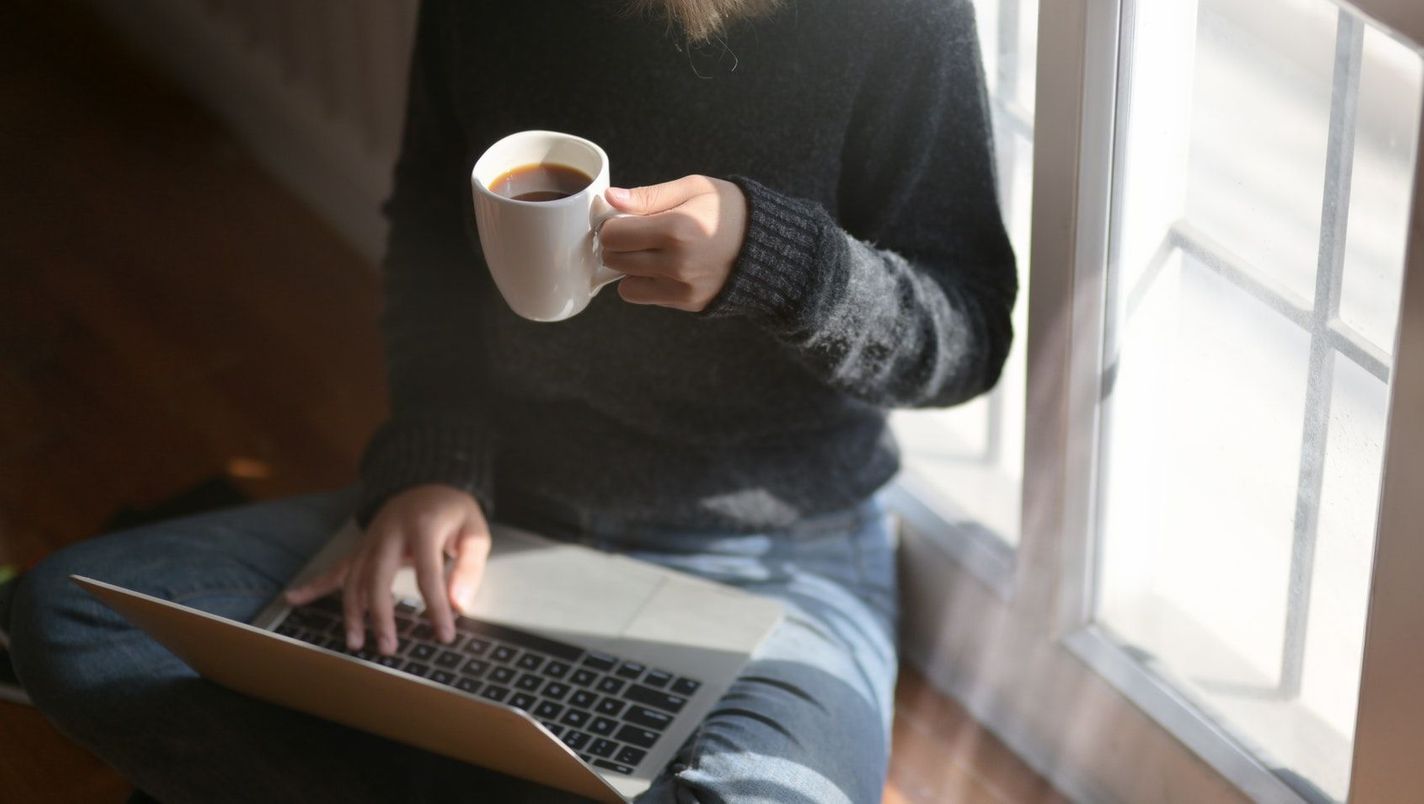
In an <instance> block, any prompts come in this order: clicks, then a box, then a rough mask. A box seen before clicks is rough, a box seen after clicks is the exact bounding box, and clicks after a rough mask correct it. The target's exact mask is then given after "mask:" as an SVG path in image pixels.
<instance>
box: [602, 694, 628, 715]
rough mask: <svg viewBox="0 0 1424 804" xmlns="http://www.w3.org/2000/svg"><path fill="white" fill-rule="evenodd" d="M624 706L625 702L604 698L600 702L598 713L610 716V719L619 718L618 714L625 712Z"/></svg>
mask: <svg viewBox="0 0 1424 804" xmlns="http://www.w3.org/2000/svg"><path fill="white" fill-rule="evenodd" d="M623 706H624V704H623V702H622V701H620V700H618V699H617V698H604V699H603V700H601V701H599V702H598V713H599V714H600V715H608V716H609V717H617V716H618V713H619V712H622V711H623Z"/></svg>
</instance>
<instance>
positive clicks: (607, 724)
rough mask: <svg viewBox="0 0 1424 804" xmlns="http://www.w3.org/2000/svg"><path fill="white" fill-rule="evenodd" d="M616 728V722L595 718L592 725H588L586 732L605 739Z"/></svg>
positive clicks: (604, 718)
mask: <svg viewBox="0 0 1424 804" xmlns="http://www.w3.org/2000/svg"><path fill="white" fill-rule="evenodd" d="M617 728H618V721H616V720H610V719H608V718H606V717H596V718H594V719H593V722H592V723H589V724H588V730H589V731H590V732H593V733H594V734H597V735H598V736H599V737H607V736H608V735H610V734H612V733H613V732H614V730H615V729H617Z"/></svg>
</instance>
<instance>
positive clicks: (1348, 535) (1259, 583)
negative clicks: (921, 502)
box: [1095, 0, 1424, 800]
mask: <svg viewBox="0 0 1424 804" xmlns="http://www.w3.org/2000/svg"><path fill="white" fill-rule="evenodd" d="M1125 35H1126V40H1125V41H1126V43H1127V44H1126V48H1127V56H1126V59H1125V62H1124V64H1125V73H1124V75H1125V77H1126V83H1125V86H1126V90H1125V94H1124V96H1123V97H1122V103H1121V104H1120V106H1119V110H1120V114H1122V115H1124V118H1123V119H1122V120H1121V121H1120V124H1119V130H1120V131H1121V132H1122V136H1123V137H1124V141H1123V142H1122V149H1121V154H1122V157H1121V158H1122V160H1123V161H1122V162H1120V163H1119V164H1118V165H1117V168H1116V169H1117V171H1118V179H1117V181H1118V193H1119V196H1118V197H1117V198H1116V199H1115V203H1114V208H1115V209H1116V210H1118V212H1117V213H1116V215H1115V218H1114V221H1113V227H1112V228H1113V232H1114V242H1113V256H1112V259H1111V262H1110V266H1109V275H1108V288H1109V307H1108V310H1109V314H1108V320H1107V328H1106V333H1107V334H1106V351H1105V355H1104V358H1105V359H1104V364H1105V366H1106V369H1105V376H1104V381H1103V389H1104V391H1103V401H1102V408H1101V414H1102V419H1101V422H1102V429H1101V434H1102V435H1101V439H1102V440H1101V444H1100V450H1099V461H1100V465H1099V467H1098V471H1099V477H1100V479H1101V483H1100V488H1099V493H1100V495H1101V496H1100V500H1099V506H1098V519H1097V529H1098V551H1097V557H1098V568H1097V576H1096V582H1097V585H1096V589H1095V591H1096V619H1097V622H1098V624H1099V625H1100V626H1101V627H1102V628H1103V630H1104V631H1106V632H1107V633H1108V634H1109V635H1111V636H1112V637H1113V638H1115V639H1116V640H1118V641H1119V642H1120V643H1121V644H1122V645H1123V646H1124V647H1126V648H1127V649H1128V653H1129V654H1130V655H1131V656H1133V657H1134V660H1135V661H1138V662H1141V663H1142V664H1143V665H1144V666H1145V667H1146V668H1147V669H1148V670H1149V671H1150V672H1152V673H1155V674H1157V675H1159V676H1160V677H1161V678H1163V679H1164V680H1166V681H1167V682H1168V683H1170V684H1171V685H1173V686H1174V687H1176V688H1177V689H1178V690H1180V691H1181V692H1182V693H1183V694H1184V696H1185V697H1186V698H1187V699H1189V700H1192V701H1194V702H1195V703H1196V705H1198V706H1199V707H1200V709H1201V711H1202V713H1203V715H1204V716H1205V717H1207V718H1209V719H1211V720H1213V721H1215V722H1216V723H1218V724H1220V725H1221V726H1223V727H1224V728H1225V730H1226V731H1227V732H1228V733H1231V734H1234V735H1235V736H1236V737H1237V738H1238V739H1239V742H1240V745H1242V746H1245V747H1247V750H1249V751H1251V752H1253V753H1254V754H1255V755H1256V756H1257V757H1258V758H1259V759H1260V761H1261V762H1262V764H1264V765H1265V766H1266V767H1269V768H1271V769H1272V770H1274V771H1275V772H1276V773H1277V774H1278V775H1280V777H1281V778H1282V779H1283V780H1285V781H1286V782H1287V783H1288V784H1290V785H1291V786H1292V787H1294V788H1295V789H1296V790H1297V791H1300V792H1301V794H1302V795H1303V796H1305V797H1306V798H1308V799H1319V800H1340V799H1343V798H1344V796H1345V792H1346V790H1347V787H1348V782H1349V769H1350V759H1351V746H1352V743H1353V735H1354V721H1355V701H1356V696H1357V693H1358V689H1359V673H1360V658H1361V649H1362V645H1363V636H1364V634H1363V630H1364V622H1365V606H1366V602H1367V597H1368V590H1369V581H1370V562H1371V558H1372V554H1373V547H1374V531H1375V519H1376V513H1377V511H1376V506H1377V500H1378V496H1379V489H1380V471H1381V461H1382V457H1383V452H1382V444H1383V441H1384V434H1385V416H1386V411H1387V402H1388V390H1389V386H1388V379H1389V369H1390V366H1389V362H1390V360H1389V341H1390V340H1392V337H1393V332H1394V327H1395V323H1396V320H1397V318H1398V316H1399V291H1400V277H1401V272H1402V265H1403V247H1404V243H1405V237H1406V234H1407V229H1406V227H1407V210H1408V204H1409V200H1410V198H1411V196H1412V192H1413V188H1412V187H1411V186H1410V181H1411V178H1412V176H1413V174H1414V166H1413V163H1412V160H1413V158H1414V153H1415V145H1416V142H1415V140H1416V137H1417V135H1418V125H1419V98H1420V96H1421V92H1424V85H1421V73H1424V70H1421V59H1420V56H1419V54H1418V53H1417V52H1415V51H1412V50H1408V49H1406V48H1404V47H1402V46H1401V45H1399V44H1398V43H1397V42H1396V41H1395V40H1393V39H1391V38H1389V37H1388V36H1385V35H1383V34H1380V33H1379V32H1374V31H1370V30H1369V29H1368V26H1367V25H1366V24H1365V23H1364V22H1362V21H1361V20H1360V19H1359V18H1357V17H1354V16H1353V15H1350V14H1345V13H1342V12H1341V11H1340V10H1339V8H1338V7H1337V6H1336V5H1335V4H1333V3H1331V2H1328V1H1327V0H1263V2H1259V3H1251V4H1245V3H1238V2H1233V1H1232V0H1199V2H1173V3H1146V2H1139V3H1137V4H1135V18H1134V19H1133V22H1132V27H1131V30H1129V31H1125ZM1342 235H1343V236H1342ZM1337 311H1338V315H1337V314H1336V313H1337ZM1342 320H1343V323H1342Z"/></svg>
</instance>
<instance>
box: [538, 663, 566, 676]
mask: <svg viewBox="0 0 1424 804" xmlns="http://www.w3.org/2000/svg"><path fill="white" fill-rule="evenodd" d="M568 673H569V665H568V663H567V662H549V663H548V664H546V665H544V675H546V676H548V677H549V678H557V679H560V680H562V679H563V677H564V676H566V675H568Z"/></svg>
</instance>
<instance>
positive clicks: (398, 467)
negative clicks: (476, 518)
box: [356, 417, 493, 527]
mask: <svg viewBox="0 0 1424 804" xmlns="http://www.w3.org/2000/svg"><path fill="white" fill-rule="evenodd" d="M492 441H493V439H492V438H491V436H490V433H489V431H488V428H487V427H485V426H484V425H482V424H479V423H476V422H472V421H469V420H467V419H462V418H459V417H420V418H412V419H396V420H391V421H389V422H386V424H384V425H383V426H382V427H381V429H380V430H378V431H377V432H376V435H375V436H374V437H372V439H371V443H370V445H369V446H367V447H366V453H365V455H363V456H362V458H361V491H360V495H359V498H358V500H357V506H356V521H357V522H359V523H360V524H361V526H362V527H365V526H366V525H368V524H370V522H371V520H372V519H374V518H375V516H376V512H377V511H379V510H380V508H381V506H382V505H383V504H385V502H386V500H387V499H389V498H390V497H392V496H393V495H395V494H396V493H398V492H400V491H403V490H405V489H408V488H410V487H412V486H419V485H422V484H425V483H440V484H442V485H446V486H452V487H454V488H457V489H460V490H461V491H464V492H467V493H469V494H470V495H472V496H473V497H474V498H475V499H476V500H477V501H478V502H479V504H480V505H481V506H482V507H483V508H484V513H485V515H486V516H489V515H490V503H491V501H492V497H493V495H492V494H491V493H490V492H491V490H492V488H493V482H492V481H493V477H492V472H491V470H490V464H491V460H490V458H491V455H492V452H493V450H492V443H491V442H492Z"/></svg>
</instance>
